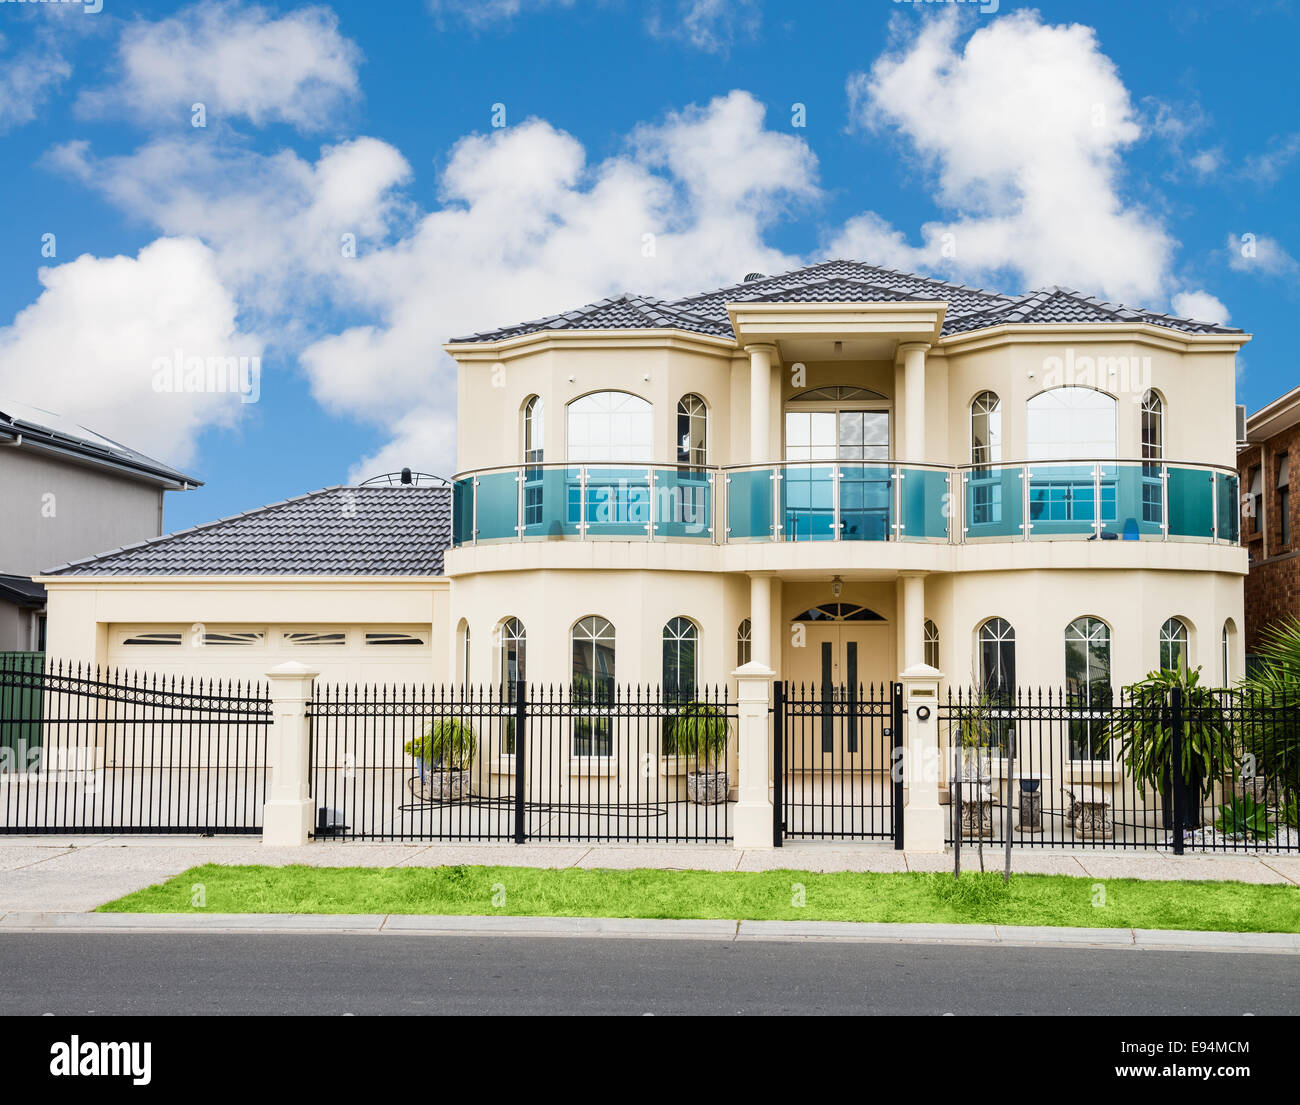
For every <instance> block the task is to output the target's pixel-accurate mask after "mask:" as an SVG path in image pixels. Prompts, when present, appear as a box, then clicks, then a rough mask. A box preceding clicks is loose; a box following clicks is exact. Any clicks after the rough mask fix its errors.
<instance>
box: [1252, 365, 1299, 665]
mask: <svg viewBox="0 0 1300 1105" xmlns="http://www.w3.org/2000/svg"><path fill="white" fill-rule="evenodd" d="M1246 441H1247V442H1248V444H1247V445H1246V446H1245V447H1244V448H1243V449H1242V450H1241V451H1240V452H1239V453H1238V454H1237V470H1238V472H1239V473H1240V474H1241V487H1242V491H1243V493H1244V497H1243V503H1244V505H1245V511H1244V514H1245V518H1244V521H1243V525H1242V530H1243V533H1242V540H1243V542H1244V543H1245V546H1246V549H1247V551H1248V553H1249V554H1250V574H1249V575H1248V576H1247V577H1246V651H1247V652H1248V653H1253V652H1254V651H1255V650H1256V649H1257V648H1258V647H1259V641H1260V630H1262V629H1263V628H1264V627H1265V626H1267V625H1269V624H1270V623H1273V622H1277V621H1278V620H1280V619H1281V618H1283V617H1285V616H1286V615H1288V614H1290V615H1293V616H1296V617H1300V511H1297V509H1296V504H1295V501H1294V500H1293V499H1292V497H1291V471H1292V469H1293V468H1294V467H1295V465H1293V464H1292V463H1291V458H1292V457H1293V456H1295V457H1297V458H1300V388H1295V389H1294V390H1292V391H1289V392H1287V393H1286V394H1285V395H1283V396H1282V397H1281V398H1280V399H1275V400H1274V401H1273V402H1271V403H1269V404H1268V406H1266V407H1264V408H1263V409H1261V410H1258V411H1256V412H1255V413H1254V414H1252V415H1251V416H1250V417H1249V418H1248V419H1247V420H1246Z"/></svg>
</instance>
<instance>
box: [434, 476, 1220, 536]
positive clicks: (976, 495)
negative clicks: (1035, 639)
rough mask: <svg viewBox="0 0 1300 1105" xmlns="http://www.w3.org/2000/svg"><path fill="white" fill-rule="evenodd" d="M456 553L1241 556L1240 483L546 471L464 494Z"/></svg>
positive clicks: (1215, 479)
mask: <svg viewBox="0 0 1300 1105" xmlns="http://www.w3.org/2000/svg"><path fill="white" fill-rule="evenodd" d="M452 501H453V511H452V513H453V523H452V526H453V530H452V544H453V546H454V547H457V548H459V547H462V546H469V545H477V544H485V543H491V542H503V541H528V540H574V541H589V540H602V539H614V540H621V541H684V542H692V541H693V542H702V543H706V544H735V543H746V542H750V543H752V542H777V541H780V542H798V541H915V542H929V543H935V544H971V543H976V542H986V541H1001V542H1006V541H1044V540H1046V541H1060V540H1088V541H1112V540H1114V541H1193V542H1205V543H1213V544H1228V545H1236V544H1237V543H1238V541H1239V537H1240V534H1239V532H1238V517H1239V513H1238V506H1237V503H1238V486H1237V474H1236V473H1235V472H1234V471H1232V470H1230V469H1224V468H1215V467H1212V466H1208V465H1194V464H1163V463H1153V462H1150V461H1043V462H1031V463H1020V464H991V465H978V466H970V465H966V466H961V467H944V466H941V465H920V464H897V463H885V462H870V461H808V462H793V461H786V462H782V463H778V464H765V465H737V466H731V467H727V468H692V467H682V466H676V465H645V464H535V465H520V466H517V467H508V468H492V469H483V470H480V471H476V472H465V473H461V474H460V475H458V476H457V477H456V478H455V480H454V482H453V500H452Z"/></svg>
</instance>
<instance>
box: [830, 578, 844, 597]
mask: <svg viewBox="0 0 1300 1105" xmlns="http://www.w3.org/2000/svg"><path fill="white" fill-rule="evenodd" d="M843 590H844V580H842V579H840V577H839V576H836V577H835V578H834V579H832V580H831V594H832V595H833V596H834V597H835V598H839V597H840V592H841V591H843Z"/></svg>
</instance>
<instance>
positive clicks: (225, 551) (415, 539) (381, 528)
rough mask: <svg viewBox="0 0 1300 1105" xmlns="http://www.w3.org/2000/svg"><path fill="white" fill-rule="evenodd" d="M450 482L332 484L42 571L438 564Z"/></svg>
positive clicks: (372, 568)
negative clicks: (424, 484) (441, 484)
mask: <svg viewBox="0 0 1300 1105" xmlns="http://www.w3.org/2000/svg"><path fill="white" fill-rule="evenodd" d="M450 544H451V489H450V488H449V487H402V486H397V487H327V488H324V489H323V490H321V491H313V492H311V493H310V494H307V495H300V496H298V497H297V498H295V499H286V500H285V501H284V502H282V503H272V504H271V505H270V506H264V507H262V508H261V509H260V510H250V511H247V512H245V513H243V514H236V515H234V516H232V517H230V518H222V519H221V520H220V521H217V522H209V523H207V524H206V525H202V526H196V527H194V528H193V529H187V530H181V531H180V532H179V533H172V534H167V535H166V536H164V537H155V538H153V539H152V540H150V541H141V542H140V543H139V544H136V545H127V546H126V547H125V548H121V549H114V550H112V551H111V552H106V553H101V554H100V555H99V556H92V557H88V558H87V559H85V560H74V561H73V562H72V563H71V564H63V565H60V566H59V567H57V568H52V569H50V570H49V571H48V572H46V573H45V574H46V575H83V576H102V575H109V576H122V575H164V576H170V575H285V576H300V575H392V576H427V575H441V574H442V554H443V552H444V551H445V550H446V548H447V547H448V546H449V545H450Z"/></svg>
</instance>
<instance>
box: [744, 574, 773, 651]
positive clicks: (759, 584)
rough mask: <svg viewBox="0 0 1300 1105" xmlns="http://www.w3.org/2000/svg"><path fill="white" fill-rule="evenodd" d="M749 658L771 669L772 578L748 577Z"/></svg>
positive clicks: (761, 576)
mask: <svg viewBox="0 0 1300 1105" xmlns="http://www.w3.org/2000/svg"><path fill="white" fill-rule="evenodd" d="M749 658H750V659H751V660H753V661H754V663H756V664H762V665H763V667H765V668H767V669H768V670H769V671H770V670H771V668H772V577H771V576H763V575H753V576H750V577H749Z"/></svg>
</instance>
